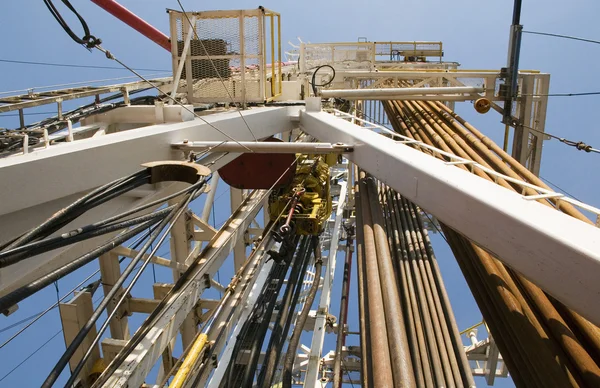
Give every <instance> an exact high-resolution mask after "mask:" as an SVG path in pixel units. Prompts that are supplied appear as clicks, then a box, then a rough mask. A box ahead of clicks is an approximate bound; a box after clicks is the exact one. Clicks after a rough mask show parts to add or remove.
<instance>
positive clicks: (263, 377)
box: [257, 237, 318, 386]
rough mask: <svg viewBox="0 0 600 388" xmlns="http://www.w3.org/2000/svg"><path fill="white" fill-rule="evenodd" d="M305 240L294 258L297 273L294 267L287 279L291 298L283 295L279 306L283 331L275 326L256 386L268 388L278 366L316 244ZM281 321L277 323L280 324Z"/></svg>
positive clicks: (306, 238)
mask: <svg viewBox="0 0 600 388" xmlns="http://www.w3.org/2000/svg"><path fill="white" fill-rule="evenodd" d="M305 240H306V242H307V244H306V247H305V248H304V250H300V251H299V253H298V258H296V262H297V263H298V268H299V271H298V272H297V273H294V268H295V267H294V268H292V273H291V274H290V276H289V277H288V283H287V287H288V288H286V295H287V290H288V289H290V291H291V288H293V296H292V298H291V301H289V299H288V298H286V296H285V295H284V298H283V300H284V305H283V306H280V309H281V310H280V311H283V312H284V313H285V314H284V315H285V316H282V317H281V321H283V320H285V323H284V326H283V329H281V326H275V328H276V329H280V330H277V331H276V330H274V331H273V333H272V335H271V339H274V341H273V343H269V348H268V350H267V356H268V359H265V364H266V366H265V367H263V368H262V370H261V374H260V376H259V379H258V384H257V385H258V386H264V385H268V386H270V385H271V384H272V381H273V377H274V374H275V367H276V366H277V365H278V364H279V358H280V357H281V352H282V349H283V345H284V343H285V339H286V337H287V334H288V332H289V331H290V326H291V324H292V320H293V318H294V310H295V309H296V304H297V303H298V299H299V298H300V293H301V291H302V284H303V282H304V275H305V274H306V268H307V267H308V262H309V261H310V258H311V250H313V249H314V244H315V243H316V242H315V239H314V238H312V239H311V240H310V241H308V240H309V239H308V237H305ZM317 241H318V240H317ZM294 264H296V263H294ZM311 304H312V303H311ZM305 306H306V305H305ZM278 318H279V317H278ZM281 321H279V322H280V323H281ZM265 383H266V384H265Z"/></svg>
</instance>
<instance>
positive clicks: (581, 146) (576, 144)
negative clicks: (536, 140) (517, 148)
mask: <svg viewBox="0 0 600 388" xmlns="http://www.w3.org/2000/svg"><path fill="white" fill-rule="evenodd" d="M598 94H600V93H598ZM522 127H523V128H527V129H529V130H531V131H534V132H537V133H540V134H542V135H545V136H548V137H551V138H553V139H556V140H558V141H560V142H561V143H564V144H566V145H568V146H570V147H575V149H577V150H578V151H585V152H588V153H589V152H595V153H600V150H598V149H595V148H593V147H592V146H591V145H588V144H586V143H584V142H582V141H573V140H568V139H565V138H564V137H560V136H556V135H553V134H551V133H548V132H544V131H540V130H539V129H535V128H531V127H528V126H526V125H522Z"/></svg>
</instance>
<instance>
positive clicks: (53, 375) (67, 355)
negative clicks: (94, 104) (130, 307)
mask: <svg viewBox="0 0 600 388" xmlns="http://www.w3.org/2000/svg"><path fill="white" fill-rule="evenodd" d="M202 185H204V180H200V181H199V182H197V183H195V184H194V185H192V187H193V188H194V190H198V189H199V188H200V187H201V186H202ZM193 194H194V193H191V194H190V195H189V196H188V197H187V198H186V199H185V200H183V201H181V202H180V203H179V204H178V206H177V207H176V208H174V209H173V210H172V211H171V212H170V213H169V214H168V215H167V216H166V217H165V218H164V219H163V220H162V221H161V222H160V224H159V225H158V227H157V228H156V230H155V231H153V232H152V235H151V236H150V238H149V239H148V241H146V243H145V244H144V245H143V247H142V249H140V251H139V253H138V254H137V255H136V257H135V258H134V259H133V260H131V262H130V263H129V264H128V265H127V267H126V268H125V270H124V271H123V273H122V274H121V276H120V277H119V278H118V279H117V281H116V282H115V284H114V285H113V287H112V288H111V290H110V291H109V292H108V294H106V295H105V297H104V299H102V301H101V302H100V305H99V306H98V307H97V308H96V310H94V313H93V314H92V316H91V317H90V318H89V319H88V321H87V322H86V324H85V325H84V326H83V327H82V328H81V330H79V332H78V333H77V335H76V336H75V338H74V339H73V341H72V342H71V343H70V344H69V346H68V347H67V350H66V351H65V352H64V354H63V355H62V356H61V358H60V359H59V360H58V362H57V363H56V365H55V366H54V368H53V369H52V371H51V372H50V374H49V375H48V377H47V378H46V380H45V381H44V383H43V384H42V387H45V388H49V387H51V386H52V385H54V383H55V382H56V379H57V378H58V376H59V375H60V373H61V372H62V371H63V369H64V368H65V366H66V365H67V364H68V363H69V360H70V359H71V357H72V356H73V354H75V352H76V351H77V349H78V348H79V346H80V345H81V343H82V342H83V340H84V339H85V337H86V336H87V335H88V333H89V332H90V330H91V329H92V327H95V324H96V321H97V320H98V318H100V316H101V314H102V313H103V311H104V310H105V309H106V307H108V304H109V303H111V301H112V300H113V298H114V297H115V295H116V294H117V293H118V292H120V289H121V286H122V285H123V283H125V280H126V279H127V278H128V277H129V275H130V274H131V273H132V272H133V270H134V269H135V266H136V265H137V263H138V262H139V261H140V260H141V258H142V257H143V255H144V253H145V252H146V251H147V250H148V248H150V246H151V245H152V244H153V243H154V241H155V240H156V239H157V238H158V237H159V236H160V234H161V233H162V230H163V229H164V228H165V227H166V226H167V224H168V223H169V222H171V220H173V219H174V217H175V215H176V214H177V215H178V216H179V215H181V214H182V213H183V212H180V211H179V210H180V209H182V208H183V207H184V206H187V204H188V203H189V201H190V200H191V198H192V196H193ZM172 226H173V224H171V225H170V227H169V228H171V227H172ZM150 258H151V256H150V255H149V256H148V259H147V261H149V260H150ZM147 261H146V263H145V264H147ZM143 268H144V266H142V270H143ZM132 284H133V283H132ZM132 284H131V285H132ZM131 285H130V286H131ZM117 308H118V306H115V309H114V310H113V312H114V311H116V310H117ZM109 319H110V317H109ZM100 334H101V333H100ZM85 361H86V359H85V357H84V358H82V359H81V360H80V362H79V364H78V365H77V367H75V369H74V370H73V372H72V374H71V377H70V378H69V381H68V382H67V384H66V386H71V385H72V383H73V382H74V381H73V380H74V379H75V378H77V375H78V374H79V371H80V370H81V368H83V364H84V363H85Z"/></svg>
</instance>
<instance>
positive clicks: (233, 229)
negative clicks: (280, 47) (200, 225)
mask: <svg viewBox="0 0 600 388" xmlns="http://www.w3.org/2000/svg"><path fill="white" fill-rule="evenodd" d="M267 195H268V192H267V191H265V190H257V191H254V192H252V193H251V194H250V195H249V196H248V197H247V198H246V199H245V201H244V203H243V204H242V206H241V207H240V208H239V209H238V210H237V211H236V212H235V213H234V214H232V215H231V217H230V218H229V220H227V222H226V223H225V224H224V225H223V227H222V228H221V229H220V230H219V232H218V233H217V235H215V237H214V238H213V239H212V240H211V241H210V242H209V244H208V246H207V247H206V248H204V250H203V251H202V253H201V254H200V255H199V256H197V257H194V261H195V262H198V267H197V268H196V269H195V270H194V272H193V274H192V275H190V277H189V280H188V281H187V283H186V284H185V285H184V286H183V287H182V288H181V289H179V291H178V292H177V293H175V294H174V295H173V296H171V298H170V299H169V303H168V304H167V306H166V307H165V308H164V309H163V310H161V311H160V312H158V315H157V316H156V317H155V318H154V319H153V320H152V321H151V322H150V326H151V328H152V329H151V330H150V331H149V332H148V333H147V334H146V336H145V337H144V338H143V339H142V341H141V343H140V344H139V345H138V346H137V347H136V348H135V349H134V350H133V351H132V352H131V353H130V354H129V355H128V356H127V358H126V359H125V361H124V362H123V363H122V364H121V365H119V367H118V369H117V370H116V372H115V373H114V374H113V375H112V376H109V377H107V378H108V380H107V381H106V383H105V384H104V386H107V387H111V388H117V387H126V386H129V387H139V386H141V385H142V384H143V383H144V380H145V378H146V375H147V374H148V373H149V372H150V370H151V369H152V367H153V365H154V364H155V363H156V361H157V360H158V358H159V357H160V355H161V354H162V352H163V350H164V349H165V348H166V347H167V346H168V344H169V343H170V341H171V339H172V338H173V337H174V336H176V335H177V333H178V331H179V328H180V327H181V325H182V323H183V321H184V319H185V317H187V315H188V314H189V313H190V311H192V310H193V309H194V307H195V306H196V303H197V302H198V300H199V299H200V296H201V295H202V292H203V291H204V289H205V288H206V281H205V276H209V277H212V276H213V275H214V274H215V272H216V271H217V270H218V269H219V268H220V267H221V265H222V264H223V261H225V258H226V257H227V256H228V255H229V253H230V252H231V251H232V250H233V247H234V244H235V242H236V241H237V240H238V239H241V238H242V237H243V233H244V231H245V230H246V229H248V226H249V225H250V223H251V222H252V220H253V219H254V217H256V214H257V213H258V211H259V210H260V207H261V204H262V201H263V200H264V199H265V197H266V196H267Z"/></svg>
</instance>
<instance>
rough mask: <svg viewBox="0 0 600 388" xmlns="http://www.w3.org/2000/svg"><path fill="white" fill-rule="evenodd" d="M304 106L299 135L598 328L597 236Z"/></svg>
mask: <svg viewBox="0 0 600 388" xmlns="http://www.w3.org/2000/svg"><path fill="white" fill-rule="evenodd" d="M309 105H310V104H307V110H308V111H305V112H302V113H301V116H300V124H301V127H302V128H303V129H304V131H306V132H307V133H309V134H310V135H312V136H314V137H315V138H317V139H318V140H319V141H330V142H333V141H335V142H343V143H345V144H349V145H353V146H354V152H352V153H350V154H348V155H347V157H348V159H350V160H351V161H352V162H354V163H356V164H357V165H359V166H360V167H361V168H364V169H365V170H366V171H368V172H370V173H371V174H373V175H374V176H375V177H377V178H378V179H380V180H382V181H383V182H385V183H386V184H387V185H389V186H390V187H392V188H394V189H395V190H397V191H398V192H400V193H401V194H402V195H403V196H405V197H406V198H408V199H410V200H411V201H414V202H415V203H417V204H418V205H419V206H421V207H423V208H424V209H425V210H427V211H428V212H430V213H432V214H434V215H435V216H436V217H437V218H438V219H439V220H440V221H442V222H444V223H445V224H447V225H448V226H450V227H452V228H454V229H456V230H457V231H459V232H460V233H461V234H463V235H464V236H466V237H467V238H469V239H471V240H472V241H475V242H476V243H477V244H479V245H480V246H481V247H483V248H485V249H486V250H488V251H490V252H491V253H493V254H495V255H496V256H497V257H498V258H500V260H502V261H503V262H504V263H506V264H507V265H509V266H510V267H512V268H513V269H515V270H517V271H519V272H520V273H522V274H523V275H524V276H526V277H527V278H528V279H530V280H531V281H533V282H534V283H536V284H537V285H539V286H540V287H541V288H542V289H544V290H545V291H547V292H549V293H550V294H552V295H553V296H554V297H555V298H557V299H558V300H560V301H561V302H563V303H564V304H565V305H567V306H568V307H570V308H572V309H573V310H575V311H577V312H578V313H579V314H581V315H582V316H584V317H586V318H587V319H589V320H590V321H591V322H593V323H594V324H600V304H598V300H600V282H598V276H599V275H600V229H598V228H596V227H594V226H592V225H589V224H586V223H584V222H582V221H579V220H576V219H575V218H572V217H570V216H568V215H566V214H564V213H561V212H559V211H556V210H554V209H551V208H549V207H547V206H544V205H542V204H540V203H537V202H535V201H529V200H526V199H524V198H523V197H522V196H521V195H519V194H517V193H515V192H512V191H509V190H507V189H504V188H502V187H500V186H498V185H496V184H494V183H492V182H489V181H486V180H484V179H481V178H479V177H478V176H476V175H474V174H471V173H469V172H467V171H464V170H461V169H459V168H457V167H456V166H451V165H446V164H445V163H444V162H443V161H441V160H438V159H435V158H433V157H431V156H429V155H426V154H424V153H422V152H420V151H417V150H415V149H412V148H410V147H408V146H406V145H403V144H399V143H397V142H395V141H393V140H391V139H389V138H386V137H384V136H382V135H379V134H377V133H374V132H372V131H370V130H368V129H365V128H362V127H360V126H357V125H354V124H352V123H350V122H347V121H345V120H342V119H339V118H336V117H334V116H332V115H330V114H327V113H325V112H321V111H319V109H318V106H317V109H313V110H312V111H311V109H310V108H309Z"/></svg>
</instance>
